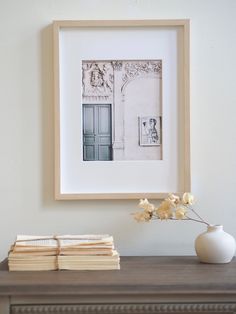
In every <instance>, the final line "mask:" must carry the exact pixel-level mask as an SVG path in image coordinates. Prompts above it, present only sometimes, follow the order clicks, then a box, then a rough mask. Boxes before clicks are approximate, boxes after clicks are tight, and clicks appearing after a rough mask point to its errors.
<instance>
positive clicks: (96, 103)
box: [82, 60, 162, 161]
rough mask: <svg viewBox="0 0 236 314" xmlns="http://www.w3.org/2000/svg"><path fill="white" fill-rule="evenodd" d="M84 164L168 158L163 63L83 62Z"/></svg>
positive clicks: (140, 61) (125, 61)
mask: <svg viewBox="0 0 236 314" xmlns="http://www.w3.org/2000/svg"><path fill="white" fill-rule="evenodd" d="M82 84H83V86H82V87H83V89H82V91H83V92H82V104H83V106H82V107H83V108H82V110H83V159H84V161H97V160H102V161H104V160H117V161H118V160H127V161H128V160H161V159H162V141H161V138H162V124H161V117H162V61H161V60H107V61H101V60H99V61H96V60H86V61H82Z"/></svg>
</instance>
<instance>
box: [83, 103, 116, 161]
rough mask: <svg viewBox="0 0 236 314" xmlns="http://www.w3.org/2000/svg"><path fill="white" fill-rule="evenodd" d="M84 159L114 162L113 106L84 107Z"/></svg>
mask: <svg viewBox="0 0 236 314" xmlns="http://www.w3.org/2000/svg"><path fill="white" fill-rule="evenodd" d="M83 158H84V160H85V161H92V160H112V138H111V105H110V104H104V105H100V104H99V105H98V104H88V105H83Z"/></svg>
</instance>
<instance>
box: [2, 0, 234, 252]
mask: <svg viewBox="0 0 236 314" xmlns="http://www.w3.org/2000/svg"><path fill="white" fill-rule="evenodd" d="M150 18H151V19H172V18H181V19H182V18H190V19H191V155H192V157H191V160H192V165H191V171H192V191H193V193H194V194H195V195H196V196H197V198H198V208H199V212H200V213H201V214H202V216H204V217H206V219H208V220H209V221H211V222H212V223H221V224H223V225H224V227H225V230H227V231H228V232H229V233H231V234H232V235H234V236H235V237H236V228H235V226H236V215H235V212H236V205H235V187H236V179H235V178H236V135H235V134H236V132H235V125H236V105H235V103H236V89H235V73H236V58H235V55H236V40H235V33H236V1H235V0H116V1H115V0H104V1H103V0H86V1H84V0H70V1H68V0H54V1H53V0H40V1H36V0H21V1H18V0H0V23H1V27H0V143H1V154H0V174H1V182H0V196H1V205H0V208H1V216H0V239H1V240H0V257H1V258H4V257H5V256H6V255H7V251H8V248H9V245H10V243H11V242H12V241H13V240H14V238H15V236H16V234H22V233H26V234H56V233H59V234H62V233H72V234H74V233H90V232H94V233H100V232H102V233H103V232H105V233H111V234H113V235H114V237H115V241H116V245H117V247H118V249H119V251H120V253H121V254H123V255H157V254H161V255H163V254H168V255H172V254H177V255H181V254H193V253H194V251H193V241H194V238H195V237H196V236H197V234H199V233H200V232H202V231H203V230H204V227H203V226H201V225H197V224H193V223H191V222H189V223H183V222H174V223H173V222H172V223H170V222H153V223H149V224H137V223H135V222H134V221H133V220H132V218H131V215H130V213H131V212H134V211H135V210H136V204H137V202H136V201H126V200H124V201H57V202H56V201H54V199H53V104H52V102H53V96H52V95H53V94H52V93H53V92H52V89H53V82H52V78H53V76H52V33H51V27H50V25H51V23H52V21H53V20H58V19H150ZM153 175H155V174H153ZM124 180H125V177H124ZM140 180H142V178H140Z"/></svg>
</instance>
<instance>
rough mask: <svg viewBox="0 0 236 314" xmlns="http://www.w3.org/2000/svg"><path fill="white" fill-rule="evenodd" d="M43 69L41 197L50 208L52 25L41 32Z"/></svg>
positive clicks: (52, 151)
mask: <svg viewBox="0 0 236 314" xmlns="http://www.w3.org/2000/svg"><path fill="white" fill-rule="evenodd" d="M41 69H42V71H41V95H42V97H41V99H42V108H41V113H42V114H41V125H42V142H41V151H42V166H41V167H42V177H41V197H42V203H43V205H44V206H45V205H47V206H48V205H49V204H52V203H53V201H54V200H53V197H54V104H53V102H54V99H53V90H54V88H53V33H52V25H48V26H47V27H45V28H44V29H42V31H41Z"/></svg>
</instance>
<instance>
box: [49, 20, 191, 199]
mask: <svg viewBox="0 0 236 314" xmlns="http://www.w3.org/2000/svg"><path fill="white" fill-rule="evenodd" d="M53 41H54V78H55V81H54V95H55V198H56V199H57V200H66V199H68V200H70V199H127V198H132V199H136V198H142V197H148V198H164V197H165V196H166V195H167V194H168V193H170V192H172V193H177V194H178V193H182V192H185V191H190V157H189V150H190V148H189V147H190V143H189V142H190V141H189V21H188V20H141V21H134V20H132V21H55V22H54V23H53Z"/></svg>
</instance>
